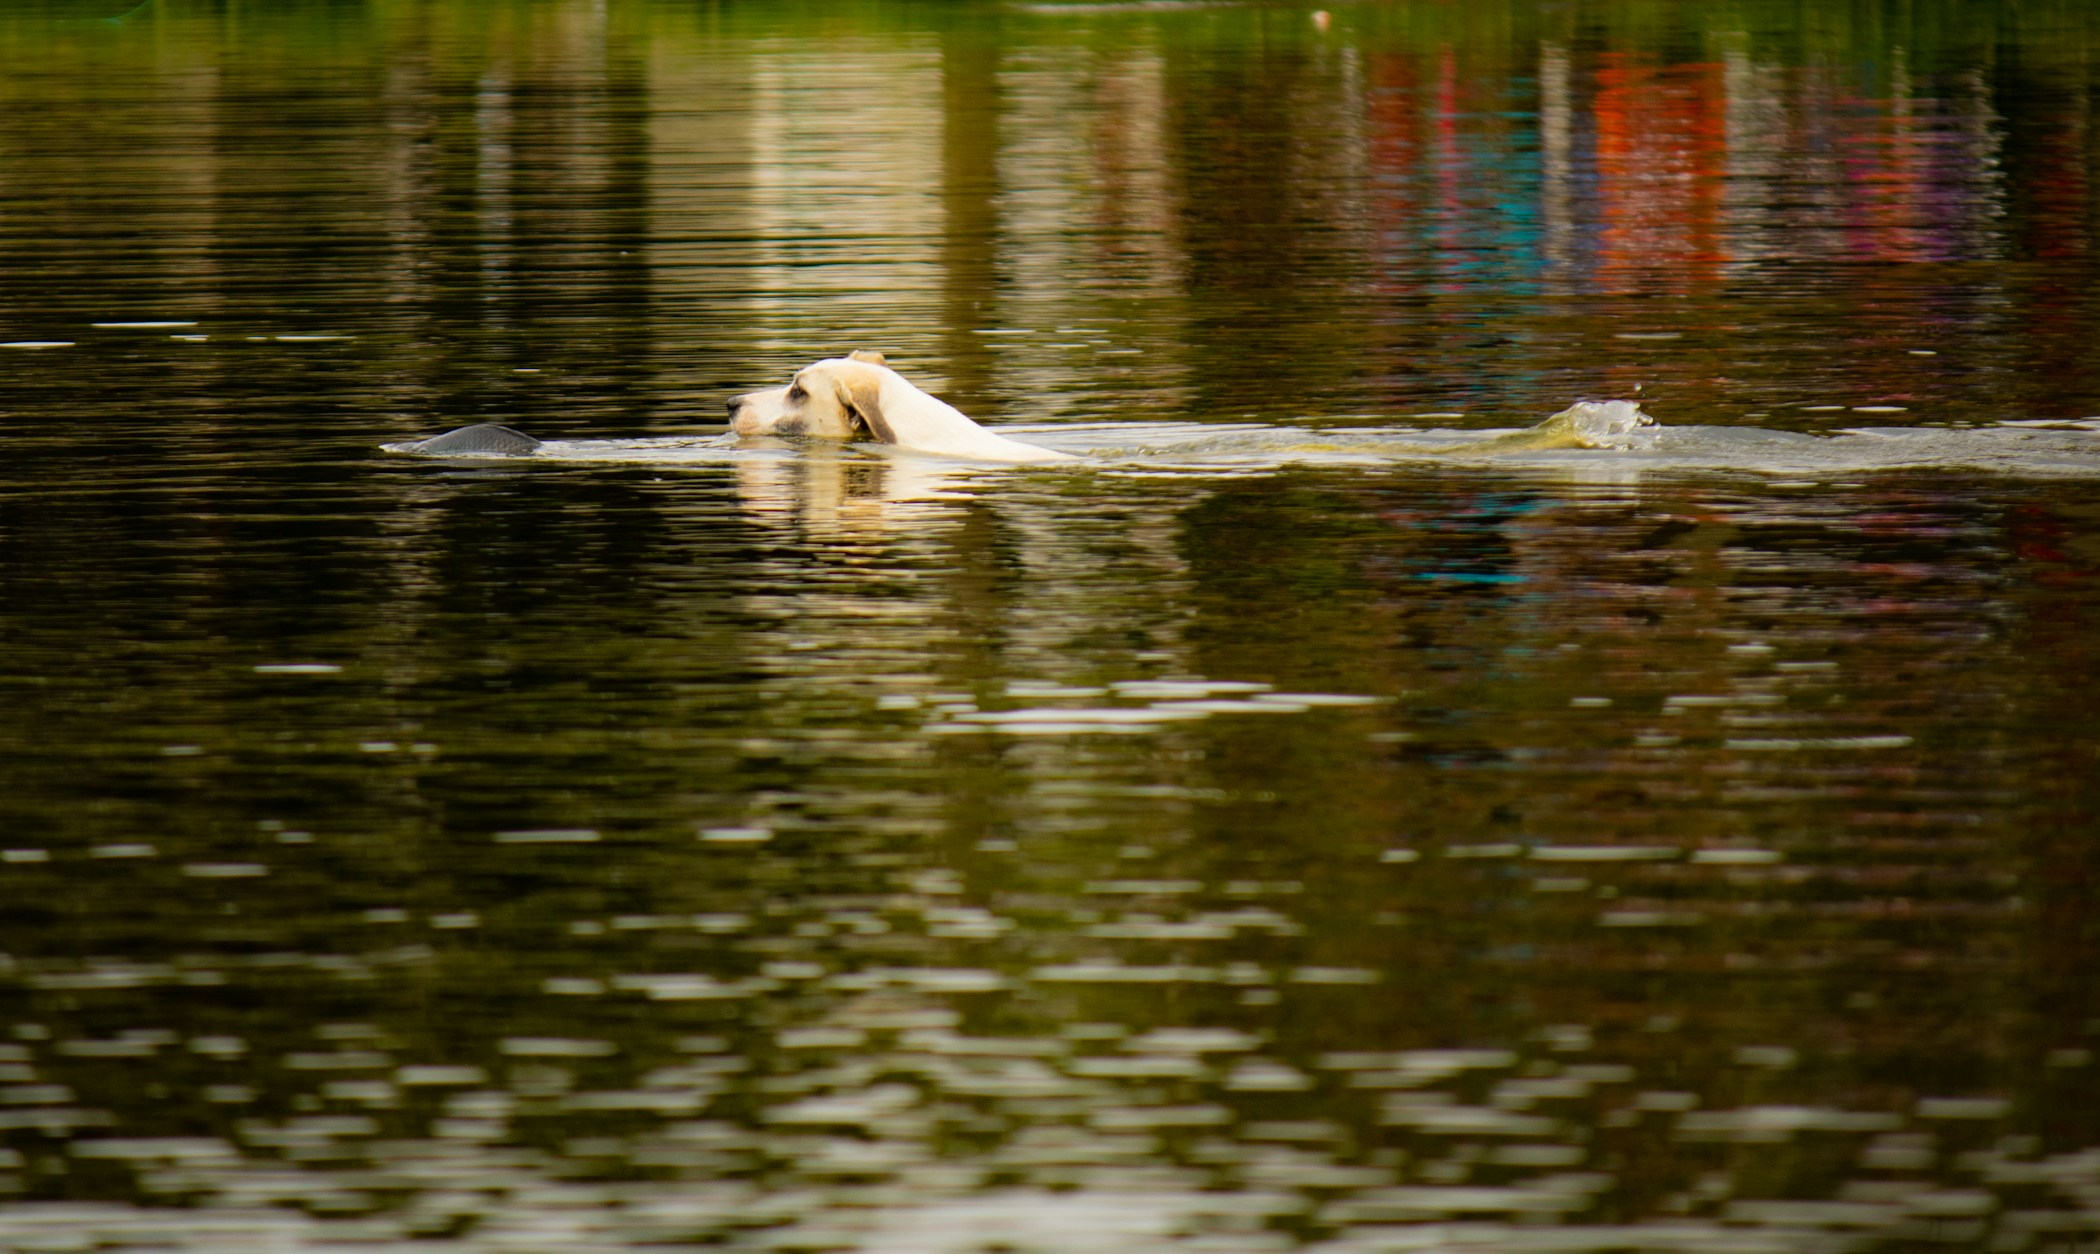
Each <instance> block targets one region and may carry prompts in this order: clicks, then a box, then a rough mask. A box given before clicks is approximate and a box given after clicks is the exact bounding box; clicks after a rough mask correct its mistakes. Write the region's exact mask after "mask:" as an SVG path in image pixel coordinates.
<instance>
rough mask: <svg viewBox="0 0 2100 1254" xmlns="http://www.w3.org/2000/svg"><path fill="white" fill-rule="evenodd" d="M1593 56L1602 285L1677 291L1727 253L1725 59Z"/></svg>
mask: <svg viewBox="0 0 2100 1254" xmlns="http://www.w3.org/2000/svg"><path fill="white" fill-rule="evenodd" d="M1598 60H1599V61H1600V63H1601V64H1600V65H1599V67H1598V69H1597V72H1596V82H1597V92H1596V99H1595V102H1594V105H1593V109H1594V113H1595V118H1596V127H1597V149H1596V154H1597V155H1596V160H1597V183H1598V202H1599V205H1598V208H1599V218H1600V222H1599V225H1598V231H1597V258H1598V267H1599V277H1600V279H1601V280H1602V282H1603V284H1604V285H1605V286H1606V287H1607V288H1619V289H1632V288H1655V287H1660V288H1663V289H1665V290H1669V291H1683V290H1686V289H1688V288H1690V287H1692V286H1695V285H1698V284H1701V283H1706V282H1711V281H1712V280H1713V279H1714V278H1716V277H1717V275H1718V272H1719V267H1720V263H1722V262H1723V261H1725V260H1727V259H1728V258H1727V255H1726V253H1725V251H1724V250H1723V248H1722V246H1721V243H1720V239H1719V235H1718V233H1717V231H1716V230H1715V221H1716V218H1717V216H1718V211H1719V208H1720V201H1721V189H1722V181H1721V176H1722V173H1723V171H1724V170H1725V168H1726V163H1727V157H1728V128H1727V121H1726V97H1725V92H1724V90H1723V86H1722V78H1721V66H1720V65H1719V64H1717V63H1707V62H1698V63H1691V64H1685V65H1673V66H1667V67H1661V68H1658V67H1656V66H1655V65H1653V64H1651V63H1649V62H1648V61H1647V60H1646V59H1645V58H1644V57H1642V56H1641V55H1640V54H1638V53H1630V52H1607V53H1604V54H1602V55H1601V56H1600V57H1599V58H1598Z"/></svg>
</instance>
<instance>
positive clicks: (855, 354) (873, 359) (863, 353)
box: [846, 348, 890, 366]
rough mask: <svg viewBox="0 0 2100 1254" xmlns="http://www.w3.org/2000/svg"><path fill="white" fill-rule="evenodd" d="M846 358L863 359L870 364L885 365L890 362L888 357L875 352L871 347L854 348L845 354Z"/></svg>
mask: <svg viewBox="0 0 2100 1254" xmlns="http://www.w3.org/2000/svg"><path fill="white" fill-rule="evenodd" d="M846 360H847V361H864V362H867V363H868V364H869V365H871V366H887V365H889V364H890V359H889V358H887V357H884V356H883V355H882V354H881V353H878V352H876V351H875V350H874V349H872V348H856V349H854V350H853V351H852V352H850V353H847V354H846Z"/></svg>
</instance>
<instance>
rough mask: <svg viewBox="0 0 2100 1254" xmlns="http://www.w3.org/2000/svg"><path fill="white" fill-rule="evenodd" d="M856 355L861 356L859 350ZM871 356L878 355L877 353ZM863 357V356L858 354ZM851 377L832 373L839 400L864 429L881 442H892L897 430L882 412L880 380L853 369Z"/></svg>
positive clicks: (832, 381)
mask: <svg viewBox="0 0 2100 1254" xmlns="http://www.w3.org/2000/svg"><path fill="white" fill-rule="evenodd" d="M854 356H855V357H860V355H859V354H858V353H856V354H854ZM872 356H877V357H879V356H881V354H880V353H876V354H872ZM860 359H861V360H863V361H865V360H866V358H860ZM851 374H852V375H853V377H851V378H848V377H845V374H844V373H843V372H832V373H831V386H832V387H833V388H835V389H836V390H837V392H838V398H839V404H841V405H843V406H845V407H846V412H847V413H849V414H851V415H853V417H854V419H855V420H856V421H858V422H859V423H860V425H861V426H862V427H864V428H866V430H867V433H868V434H869V435H870V436H872V437H874V438H875V439H877V440H880V441H882V442H883V443H884V444H895V443H896V442H897V433H896V432H895V431H893V430H891V429H890V424H889V422H888V420H886V419H885V418H883V416H882V380H881V378H880V377H879V376H874V375H873V373H872V372H864V371H859V370H856V371H852V372H851Z"/></svg>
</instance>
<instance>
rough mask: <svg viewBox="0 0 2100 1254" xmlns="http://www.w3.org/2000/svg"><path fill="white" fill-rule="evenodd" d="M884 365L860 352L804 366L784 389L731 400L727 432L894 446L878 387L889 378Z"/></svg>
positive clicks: (877, 356) (881, 360)
mask: <svg viewBox="0 0 2100 1254" xmlns="http://www.w3.org/2000/svg"><path fill="white" fill-rule="evenodd" d="M883 363H884V358H883V355H882V354H881V353H876V352H869V351H867V350H865V349H862V350H857V351H855V352H853V353H850V354H848V355H847V356H844V357H833V358H829V359H827V360H825V361H820V362H817V363H816V364H814V365H810V366H805V367H803V368H802V369H801V370H798V371H796V372H795V377H794V378H793V379H791V380H789V382H788V385H787V386H786V387H784V388H771V389H768V390H767V391H764V392H746V393H745V394H744V395H742V396H736V397H731V398H730V401H729V427H730V429H731V430H732V431H735V432H736V433H737V434H738V435H814V436H823V437H826V438H828V439H833V440H850V439H853V438H854V437H856V436H867V437H869V438H871V439H876V440H881V441H883V442H884V443H895V442H896V436H895V434H894V433H893V432H891V430H890V428H889V424H888V423H886V422H884V421H883V418H882V384H883V378H884V376H885V375H887V374H888V373H889V371H888V370H886V369H885V368H884V365H883Z"/></svg>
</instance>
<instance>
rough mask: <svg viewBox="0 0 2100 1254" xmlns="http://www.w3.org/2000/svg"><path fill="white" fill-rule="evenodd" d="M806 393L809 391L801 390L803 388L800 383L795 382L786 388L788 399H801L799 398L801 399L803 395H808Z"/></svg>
mask: <svg viewBox="0 0 2100 1254" xmlns="http://www.w3.org/2000/svg"><path fill="white" fill-rule="evenodd" d="M808 395H809V393H807V392H805V391H803V390H802V385H801V384H799V383H797V384H795V385H793V386H792V387H790V388H788V399H789V400H791V401H799V400H801V399H802V398H803V397H805V396H808Z"/></svg>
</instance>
